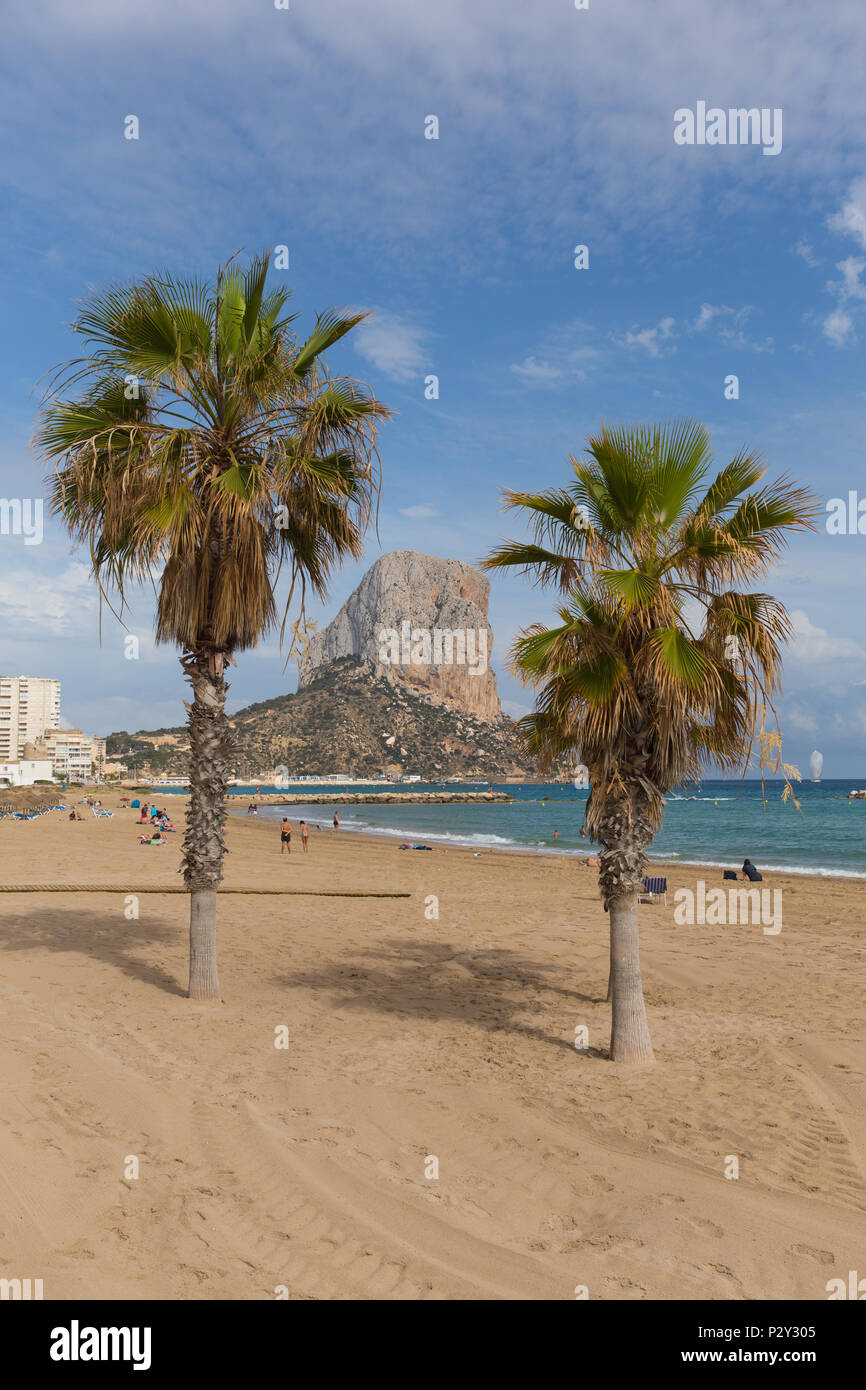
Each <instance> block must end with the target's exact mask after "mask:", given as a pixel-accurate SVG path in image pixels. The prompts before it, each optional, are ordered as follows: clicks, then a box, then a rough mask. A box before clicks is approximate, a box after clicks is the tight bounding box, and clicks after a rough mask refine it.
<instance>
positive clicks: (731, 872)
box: [722, 869, 737, 883]
mask: <svg viewBox="0 0 866 1390" xmlns="http://www.w3.org/2000/svg"><path fill="white" fill-rule="evenodd" d="M722 878H732V879H733V880H734V882H735V883H736V880H737V871H736V869H725V872H724V873H723V874H722Z"/></svg>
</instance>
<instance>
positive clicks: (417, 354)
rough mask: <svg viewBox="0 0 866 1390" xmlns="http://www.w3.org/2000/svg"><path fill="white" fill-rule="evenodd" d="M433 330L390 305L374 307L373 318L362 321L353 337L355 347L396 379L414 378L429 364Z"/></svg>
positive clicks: (407, 379)
mask: <svg viewBox="0 0 866 1390" xmlns="http://www.w3.org/2000/svg"><path fill="white" fill-rule="evenodd" d="M429 338H430V334H429V333H428V332H427V330H426V329H424V328H421V327H419V325H418V324H415V323H412V322H411V320H409V319H407V318H402V317H401V316H400V315H399V314H392V313H389V312H388V310H387V309H373V310H372V312H371V316H370V318H369V319H366V320H365V321H364V323H361V324H359V325H358V327H357V328H356V329H355V332H354V335H353V338H352V341H353V342H354V345H355V351H356V352H358V353H360V355H361V356H362V357H364V358H366V359H367V361H368V362H372V364H373V366H374V367H378V368H379V370H380V371H382V372H384V373H385V375H386V376H390V377H392V378H393V380H394V381H411V380H412V378H413V377H417V376H420V375H421V373H422V372H423V371H424V368H425V367H426V366H427V365H428V364H429V361H430V358H429V354H428V348H427V343H428V340H429Z"/></svg>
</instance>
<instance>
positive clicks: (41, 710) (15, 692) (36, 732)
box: [0, 676, 60, 763]
mask: <svg viewBox="0 0 866 1390" xmlns="http://www.w3.org/2000/svg"><path fill="white" fill-rule="evenodd" d="M59 722H60V681H56V680H51V679H47V678H45V677H43V676H0V762H8V763H12V762H17V761H18V759H19V758H20V757H21V756H22V754H23V752H24V745H25V743H38V742H39V741H40V740H41V739H43V738H44V737H45V734H46V732H47V731H48V729H50V728H54V727H55V726H56V725H57V724H58V723H59Z"/></svg>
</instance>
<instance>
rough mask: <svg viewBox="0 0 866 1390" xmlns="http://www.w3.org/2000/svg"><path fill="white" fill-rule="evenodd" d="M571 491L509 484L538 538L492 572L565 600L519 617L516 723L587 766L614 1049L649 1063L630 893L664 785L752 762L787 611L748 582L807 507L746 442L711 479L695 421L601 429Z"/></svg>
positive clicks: (512, 547) (501, 558)
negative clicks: (540, 613) (532, 620)
mask: <svg viewBox="0 0 866 1390" xmlns="http://www.w3.org/2000/svg"><path fill="white" fill-rule="evenodd" d="M587 453H588V455H589V457H588V459H587V460H586V461H585V462H578V461H577V460H576V459H574V458H570V459H569V462H570V463H571V466H572V470H573V476H572V478H571V479H570V480H569V482H568V483H567V484H566V486H565V487H563V488H561V489H559V490H552V491H548V492H540V493H535V494H532V493H526V492H510V491H509V492H506V493H505V506H506V507H507V508H516V509H518V510H519V511H521V512H523V513H524V514H526V516H527V517H528V518H529V520H530V521H531V523H532V526H533V531H534V540H533V541H532V542H531V543H526V542H521V541H506V542H504V543H503V544H501V545H500V546H499V547H498V548H497V549H495V550H493V551H492V552H491V554H490V555H489V556H488V557H487V559H486V560H485V561H484V565H485V567H486V568H487V569H491V570H493V569H502V568H509V567H513V566H516V567H517V568H518V569H520V570H522V571H523V572H524V573H528V574H530V575H531V576H532V577H533V578H534V579H535V581H536V582H539V583H541V584H542V585H543V586H547V585H549V586H553V587H555V588H557V589H558V590H559V593H560V595H561V596H562V604H561V607H560V608H559V610H558V616H559V625H558V626H556V627H552V628H545V627H543V626H542V625H541V624H535V625H534V626H532V627H530V628H528V629H526V630H525V631H524V632H523V633H522V634H521V635H520V637H519V638H518V639H517V641H516V642H515V644H514V648H513V651H512V660H513V665H514V669H515V670H516V672H517V673H518V675H519V676H520V677H521V678H522V679H523V680H524V681H525V682H526V683H527V684H530V685H533V686H535V687H536V688H538V692H539V693H538V698H537V702H536V710H535V712H534V713H533V714H530V715H527V716H526V717H525V718H524V719H522V720H521V721H520V725H519V727H520V732H521V734H522V736H523V738H524V740H525V742H526V744H527V746H528V748H529V749H530V750H531V751H532V752H534V753H535V754H536V755H537V757H538V759H539V761H540V765H541V767H542V768H548V767H550V766H551V765H552V764H553V763H555V762H556V761H558V760H559V759H560V758H562V757H563V756H570V757H572V758H576V759H577V760H578V761H579V762H581V763H582V764H584V765H585V766H586V767H587V769H588V771H589V778H590V782H591V787H592V790H591V792H590V796H589V801H588V805H587V816H586V820H587V828H588V830H589V833H590V835H591V837H592V838H593V839H594V840H595V841H597V842H598V843H599V844H600V845H601V854H600V866H601V867H600V871H599V885H600V888H601V896H602V900H603V902H604V904H605V907H606V909H607V910H608V912H609V915H610V960H611V988H610V997H611V1002H612V1026H611V1044H610V1052H611V1057H612V1058H613V1059H614V1060H615V1061H622V1062H634V1063H640V1062H651V1061H652V1060H653V1052H652V1045H651V1042H650V1036H649V1028H648V1025H647V1018H646V1009H645V1006H644V999H643V989H642V985H641V975H640V957H639V949H638V918H637V899H638V893H639V891H640V889H641V886H642V880H643V877H644V872H645V869H646V863H647V859H646V849H647V847H648V845H649V844H650V843H651V842H652V840H653V838H654V836H655V834H656V832H657V830H658V828H659V826H660V824H661V820H662V815H663V806H664V800H663V799H664V795H665V793H666V792H668V791H670V790H671V788H673V787H675V786H678V785H679V784H681V783H682V782H684V781H686V780H695V779H697V778H698V777H699V776H700V774H701V772H702V770H703V769H705V768H707V767H710V766H716V767H719V766H720V767H722V768H724V769H731V770H732V769H737V768H741V769H743V770H744V769H745V767H746V766H747V764H748V761H749V758H750V753H751V748H752V743H753V739H754V735H755V728H756V722H757V720H758V718H759V717H761V718H763V710H764V709H765V708H769V709H770V710H772V708H773V706H772V699H773V695H774V693H775V692H777V691H778V689H779V679H780V675H781V661H780V651H781V647H782V645H783V643H784V642H785V641H786V640H787V638H788V636H789V634H790V623H789V620H788V615H787V613H786V611H785V609H784V607H783V606H782V604H781V603H779V602H777V601H776V600H775V599H773V598H771V597H770V596H769V595H768V594H763V593H754V592H749V591H748V589H747V588H744V587H743V586H748V585H750V583H751V582H752V581H754V580H755V579H757V578H758V577H760V576H761V575H763V574H764V573H765V571H766V570H767V567H768V566H769V565H770V563H771V562H772V561H773V560H774V559H775V558H776V557H777V556H778V554H779V553H780V551H781V549H782V548H783V546H784V545H785V544H786V543H787V537H788V534H789V533H790V532H792V531H797V530H804V529H813V527H812V518H813V516H814V515H815V514H816V510H817V509H816V507H815V505H814V504H813V501H812V499H811V498H810V497H809V495H808V494H807V493H806V492H805V491H803V490H802V489H799V488H796V487H794V486H792V485H791V483H790V482H789V481H788V480H787V479H786V478H782V479H779V480H778V481H776V482H771V483H768V484H765V485H763V486H761V487H758V484H759V482H760V480H761V478H763V476H764V473H765V471H766V470H765V469H764V468H763V467H762V466H761V464H760V461H759V459H758V458H757V457H756V456H755V455H753V454H747V453H739V454H738V455H737V456H736V458H734V459H733V460H732V461H731V462H730V463H728V464H727V465H726V466H725V467H724V468H722V470H721V472H719V473H718V474H717V475H716V476H715V477H714V478H713V479H712V481H710V482H709V485H707V484H708V477H707V475H708V473H709V471H710V468H711V463H712V455H711V449H710V440H709V436H708V434H707V431H706V430H705V428H704V427H703V425H700V424H697V423H695V422H693V421H684V422H680V423H674V424H671V425H668V426H659V425H655V426H624V427H621V428H616V429H608V428H606V427H604V426H603V427H602V429H601V432H600V433H599V434H598V435H596V436H595V437H593V438H591V439H590V440H589V441H588V445H587Z"/></svg>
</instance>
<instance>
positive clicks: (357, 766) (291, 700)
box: [107, 657, 532, 779]
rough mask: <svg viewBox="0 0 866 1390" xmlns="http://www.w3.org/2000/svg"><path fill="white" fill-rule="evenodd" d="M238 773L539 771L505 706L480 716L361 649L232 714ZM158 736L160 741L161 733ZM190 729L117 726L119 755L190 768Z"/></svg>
mask: <svg viewBox="0 0 866 1390" xmlns="http://www.w3.org/2000/svg"><path fill="white" fill-rule="evenodd" d="M231 724H232V728H233V732H234V738H235V742H236V745H237V749H238V757H237V759H236V760H235V769H236V772H237V775H239V776H245V775H250V776H254V777H258V776H259V775H261V776H262V777H264V776H265V774H269V775H270V774H273V775H276V772H275V770H276V769H277V768H280V767H284V768H286V769H287V771H288V773H289V775H299V774H316V773H322V774H324V773H328V772H335V773H345V774H346V775H352V776H373V775H375V774H378V773H380V772H382V771H384V770H392V771H394V772H405V773H416V774H418V775H419V776H422V777H429V778H433V779H435V778H440V777H447V776H452V775H454V776H456V775H458V774H460V775H464V776H477V777H478V778H481V779H483V778H490V777H494V776H506V775H518V774H519V773H521V772H530V773H531V770H532V769H531V763H530V762H529V761H528V760H527V759H526V757H525V755H523V754H521V751H520V749H519V748H518V747H517V746H516V744H515V742H514V732H513V730H514V725H513V723H512V721H511V720H510V719H508V718H506V717H505V716H504V715H503V716H502V717H501V718H499V719H498V720H490V719H479V718H476V717H475V716H474V715H471V714H466V713H464V712H462V711H458V710H455V709H453V708H451V707H449V706H446V705H443V704H442V703H441V702H440V701H438V700H436V699H435V696H431V695H430V694H429V693H425V692H416V691H414V690H412V689H411V688H409V687H406V686H403V685H397V684H395V683H394V682H391V681H388V680H387V679H385V678H384V677H382V676H378V675H376V673H375V670H374V669H373V668H372V666H371V665H370V664H369V663H366V662H363V661H360V660H358V659H357V658H354V657H343V658H341V659H340V660H337V661H332V662H330V663H329V664H328V665H327V666H323V667H321V668H320V669H319V671H317V672H316V674H315V675H314V677H313V678H312V680H311V681H310V683H309V684H308V685H307V686H305V687H304V688H303V689H301V690H299V691H298V692H297V693H296V694H293V695H278V696H275V697H274V698H273V699H272V700H264V701H261V702H260V703H258V704H255V705H249V706H248V707H247V708H246V709H242V710H238V712H237V713H236V714H234V715H232V718H231ZM155 739H156V740H158V742H154V740H155ZM186 752H187V745H186V731H185V730H184V729H183V728H179V729H161V730H159V731H156V732H155V733H151V734H148V733H139V734H133V735H129V734H126V733H120V734H110V735H109V738H108V745H107V753H108V756H109V757H124V758H125V759H126V761H129V758H130V757H131V756H135V757H136V758H137V759H138V760H139V764H138V765H139V768H141V767H142V766H143V765H144V764H145V763H147V764H149V766H150V767H151V769H152V770H153V771H154V772H157V771H160V772H168V773H172V772H174V773H178V774H183V773H185V771H186Z"/></svg>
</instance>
